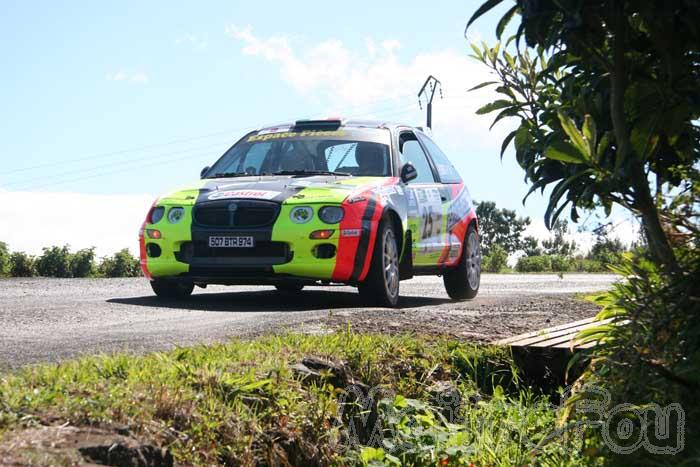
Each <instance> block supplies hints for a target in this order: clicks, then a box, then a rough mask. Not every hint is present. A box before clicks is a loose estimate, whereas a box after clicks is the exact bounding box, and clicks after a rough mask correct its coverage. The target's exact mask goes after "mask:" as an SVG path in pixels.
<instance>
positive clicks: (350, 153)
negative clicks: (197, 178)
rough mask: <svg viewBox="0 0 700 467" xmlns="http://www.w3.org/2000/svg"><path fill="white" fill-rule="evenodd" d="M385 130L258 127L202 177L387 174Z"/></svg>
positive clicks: (389, 165)
mask: <svg viewBox="0 0 700 467" xmlns="http://www.w3.org/2000/svg"><path fill="white" fill-rule="evenodd" d="M389 141H390V137H389V131H388V130H384V129H352V130H346V129H340V130H333V131H314V130H306V131H300V132H292V131H288V130H287V131H276V132H265V131H260V132H259V133H257V134H252V135H247V136H246V137H245V138H243V139H242V140H241V141H239V142H238V143H236V144H235V145H234V146H233V147H232V148H231V149H229V150H228V151H227V152H226V153H225V154H224V155H223V156H222V157H221V158H220V159H219V160H218V161H217V162H216V164H214V166H212V168H211V169H209V170H208V171H207V174H206V176H205V178H214V177H224V176H226V177H229V176H237V175H239V176H242V175H274V174H307V173H308V174H310V175H313V174H319V173H324V174H325V173H334V174H337V175H356V176H369V177H386V176H389V175H391V172H392V171H391V158H390V152H389Z"/></svg>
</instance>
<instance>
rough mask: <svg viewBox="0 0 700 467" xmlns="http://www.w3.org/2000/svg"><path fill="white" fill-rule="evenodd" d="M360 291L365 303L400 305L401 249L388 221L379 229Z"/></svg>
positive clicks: (388, 305)
mask: <svg viewBox="0 0 700 467" xmlns="http://www.w3.org/2000/svg"><path fill="white" fill-rule="evenodd" d="M359 290H360V295H361V296H362V298H363V299H364V301H365V302H366V303H369V304H372V305H379V306H386V307H395V306H396V305H398V303H399V248H398V245H397V241H396V233H395V232H394V228H393V227H392V225H391V222H389V221H387V220H383V221H382V222H381V223H380V224H379V227H378V228H377V239H376V241H375V242H374V251H373V253H372V262H371V263H370V268H369V272H368V273H367V277H365V280H364V281H363V282H362V283H361V284H360V285H359Z"/></svg>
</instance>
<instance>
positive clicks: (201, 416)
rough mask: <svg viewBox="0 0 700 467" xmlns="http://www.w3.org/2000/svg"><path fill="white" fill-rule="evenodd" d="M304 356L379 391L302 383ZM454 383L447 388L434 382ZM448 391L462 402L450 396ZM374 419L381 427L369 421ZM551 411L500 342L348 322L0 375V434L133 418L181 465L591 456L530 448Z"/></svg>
mask: <svg viewBox="0 0 700 467" xmlns="http://www.w3.org/2000/svg"><path fill="white" fill-rule="evenodd" d="M310 355H313V356H318V357H325V358H329V359H332V360H333V361H335V362H343V363H344V364H345V366H346V368H347V369H348V370H349V371H350V372H351V373H352V375H353V376H354V378H355V379H356V380H359V381H362V382H363V383H364V384H366V385H368V386H370V387H373V388H378V390H379V391H380V393H381V397H379V396H377V397H376V398H375V399H376V400H375V402H376V403H375V404H369V405H367V406H365V407H364V408H363V407H362V404H361V403H359V402H360V401H359V400H358V399H353V398H349V397H347V396H348V394H349V393H347V392H344V391H343V389H342V388H337V387H334V386H333V384H331V381H332V380H333V378H332V377H331V375H326V374H324V376H323V377H322V378H321V379H317V380H314V381H313V382H310V381H309V380H303V379H302V377H300V376H299V375H298V374H297V373H295V372H294V371H293V370H292V365H293V364H295V363H298V362H299V361H300V360H301V359H302V358H303V357H305V356H310ZM448 381H449V382H450V383H449V385H448V386H447V387H448V388H453V389H454V390H453V391H452V392H449V391H447V392H445V391H443V392H442V393H440V392H437V393H436V392H435V385H436V383H437V382H442V384H446V383H445V382H448ZM377 394H379V393H377ZM445 394H450V397H453V396H454V397H456V399H453V401H457V400H459V401H461V403H460V404H452V405H450V404H445V401H444V400H442V399H444V395H445ZM450 409H452V410H451V411H450ZM368 416H369V417H370V419H372V417H376V418H377V419H378V420H379V423H380V424H379V425H376V426H378V427H381V430H379V431H377V432H375V435H376V433H379V434H381V435H382V436H381V437H377V436H374V437H373V436H372V433H371V430H370V431H367V430H365V431H363V426H362V423H360V422H361V421H362V420H363V419H366V418H367V417H368ZM555 417H556V415H555V413H554V412H553V411H552V410H551V408H550V406H549V401H548V399H547V398H546V397H544V396H535V395H533V393H532V392H531V391H530V390H528V389H527V388H523V387H521V384H520V383H519V379H518V375H517V371H516V370H515V369H514V367H513V365H512V362H511V359H510V356H509V354H508V353H507V352H506V351H504V350H503V349H498V348H494V347H487V346H475V345H467V344H460V343H456V342H454V341H449V340H447V339H437V340H436V339H433V338H431V339H427V338H425V339H424V338H420V337H415V336H399V337H391V336H382V335H364V334H357V333H353V332H351V331H350V330H348V331H347V332H342V333H338V334H332V335H324V336H309V335H300V334H287V335H282V336H269V337H263V338H258V339H255V340H234V341H232V342H230V343H226V344H221V345H213V346H197V347H192V348H178V349H176V350H173V351H170V352H162V353H153V354H149V355H145V356H131V355H125V354H117V355H109V356H97V357H88V358H82V359H79V360H74V361H68V362H65V363H62V364H59V365H44V366H37V367H30V368H26V369H23V370H20V371H18V372H15V373H11V374H5V375H2V376H0V438H1V437H2V436H3V433H8V432H11V431H12V432H16V431H18V430H22V429H24V428H30V427H35V426H41V425H60V424H66V423H67V424H71V425H75V426H101V427H111V426H114V427H127V428H128V430H129V431H130V432H131V433H132V435H133V436H136V437H138V438H142V439H146V440H149V441H151V442H154V443H157V444H159V445H162V446H166V447H167V448H168V449H169V450H170V451H171V453H172V454H173V456H174V457H175V459H176V461H177V462H179V463H181V464H184V465H217V464H233V465H253V464H287V463H289V464H291V465H314V464H316V465H328V464H339V465H398V463H404V464H413V465H447V464H449V465H471V464H473V465H478V466H480V465H492V466H496V465H533V464H540V465H567V464H570V465H581V464H585V463H593V462H594V459H589V458H586V457H584V456H583V455H582V454H581V450H580V449H575V446H574V445H573V444H571V443H570V442H569V441H565V440H561V439H556V440H554V441H552V442H549V443H547V444H545V445H544V446H543V447H541V449H539V450H533V448H534V446H535V445H536V444H537V443H539V442H541V441H542V440H543V439H544V438H545V436H546V435H547V434H548V433H549V432H551V431H553V430H554V429H555V424H556V418H555ZM351 434H357V435H358V438H359V439H360V441H361V442H362V444H353V443H350V442H349V441H348V440H349V439H352V438H350V436H349V435H351ZM1 443H2V442H1V439H0V444H1Z"/></svg>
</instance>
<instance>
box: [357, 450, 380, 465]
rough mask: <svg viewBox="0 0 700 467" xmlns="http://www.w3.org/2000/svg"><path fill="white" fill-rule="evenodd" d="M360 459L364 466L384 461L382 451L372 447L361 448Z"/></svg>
mask: <svg viewBox="0 0 700 467" xmlns="http://www.w3.org/2000/svg"><path fill="white" fill-rule="evenodd" d="M360 459H361V460H362V462H364V463H365V464H369V463H370V462H372V461H382V460H384V449H382V448H372V447H365V448H362V450H361V451H360Z"/></svg>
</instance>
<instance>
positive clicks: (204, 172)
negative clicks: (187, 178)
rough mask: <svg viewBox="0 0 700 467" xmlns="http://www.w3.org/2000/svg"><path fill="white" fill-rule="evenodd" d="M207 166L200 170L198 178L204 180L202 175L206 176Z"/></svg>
mask: <svg viewBox="0 0 700 467" xmlns="http://www.w3.org/2000/svg"><path fill="white" fill-rule="evenodd" d="M209 168H210V167H209V166H206V167H204V168H203V169H202V171H201V172H199V178H204V175H206V173H207V172H209Z"/></svg>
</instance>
